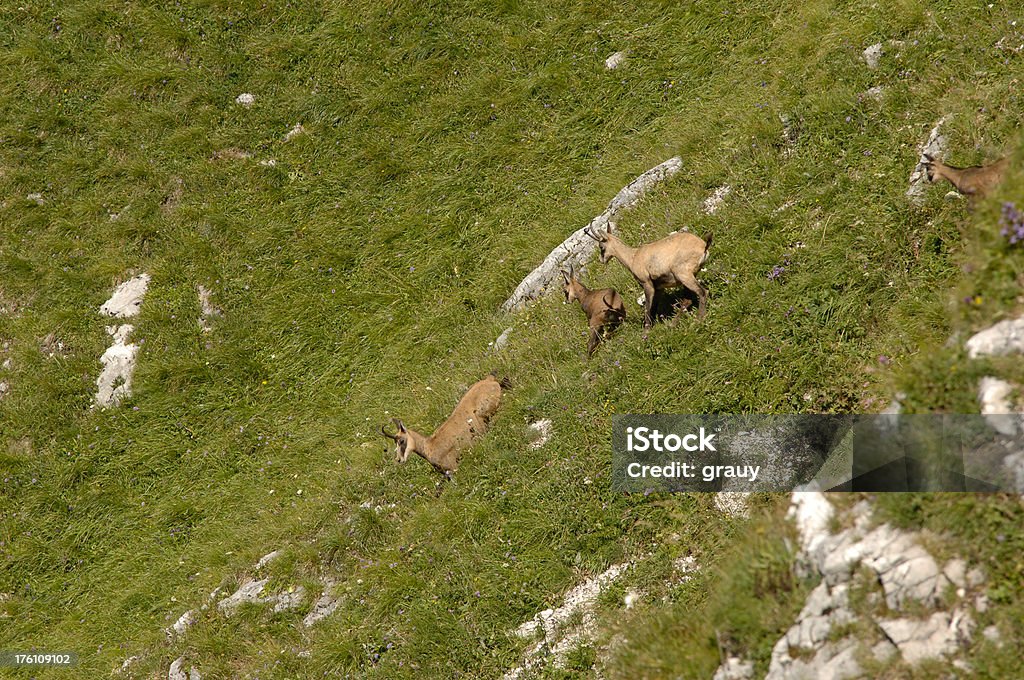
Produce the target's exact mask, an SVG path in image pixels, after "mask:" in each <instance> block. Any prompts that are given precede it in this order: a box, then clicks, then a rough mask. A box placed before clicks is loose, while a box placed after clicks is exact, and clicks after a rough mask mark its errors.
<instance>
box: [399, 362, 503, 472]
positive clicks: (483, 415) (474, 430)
mask: <svg viewBox="0 0 1024 680" xmlns="http://www.w3.org/2000/svg"><path fill="white" fill-rule="evenodd" d="M503 388H504V389H508V388H509V384H508V382H507V381H505V380H501V381H499V380H498V379H497V378H495V376H494V375H493V374H492V375H488V376H487V377H486V378H484V379H483V380H480V381H479V382H477V383H476V384H474V385H473V386H472V387H470V388H469V390H468V391H467V392H466V394H464V395H463V396H462V399H460V400H459V403H458V405H457V406H456V407H455V410H454V411H452V414H451V415H450V416H449V417H448V420H446V421H444V423H442V425H441V426H440V427H439V428H437V429H436V430H435V431H434V434H432V435H430V436H429V437H427V436H425V435H423V434H420V433H419V432H417V431H416V430H412V429H409V428H407V427H406V426H405V424H404V423H403V422H402V421H401V420H400V419H398V418H392V419H391V421H392V422H393V423H394V424H395V427H397V428H398V431H397V432H396V433H395V434H391V433H389V432H388V431H387V430H385V429H384V427H383V426H381V428H380V432H381V434H383V435H384V436H385V437H387V438H388V439H391V440H393V441H394V442H395V461H396V462H398V463H404V462H405V461H406V460H408V459H409V454H410V453H417V454H419V455H420V456H422V457H423V458H425V459H426V460H427V462H429V463H430V464H431V465H433V466H434V469H435V470H437V471H438V472H440V473H442V474H444V476H445V477H447V478H449V479H451V474H452V473H453V472H455V470H456V469H457V468H458V467H459V453H460V452H461V451H462V449H464V448H466V447H467V446H469V445H470V444H471V443H472V442H473V440H475V439H476V438H477V437H481V436H483V435H484V434H485V433H486V432H487V426H488V422H489V421H490V419H491V416H493V415H494V412H495V411H497V410H498V405H499V404H500V403H501V393H502V389H503Z"/></svg>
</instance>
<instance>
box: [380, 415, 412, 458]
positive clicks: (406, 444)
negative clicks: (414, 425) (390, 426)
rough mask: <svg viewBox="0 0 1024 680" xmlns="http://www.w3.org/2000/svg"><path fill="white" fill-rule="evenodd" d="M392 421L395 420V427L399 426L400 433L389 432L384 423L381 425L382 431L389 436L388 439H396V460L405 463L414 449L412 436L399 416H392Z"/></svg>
mask: <svg viewBox="0 0 1024 680" xmlns="http://www.w3.org/2000/svg"><path fill="white" fill-rule="evenodd" d="M391 422H393V423H394V424H395V427H397V428H398V433H397V434H391V433H389V432H388V431H387V430H385V429H384V426H383V425H381V426H380V433H381V434H382V435H384V436H385V437H387V438H388V439H392V440H394V442H395V462H396V463H404V462H405V461H407V460H409V453H411V451H412V442H411V438H410V437H409V431H408V430H406V429H405V424H404V423H402V421H401V420H399V419H398V418H392V419H391Z"/></svg>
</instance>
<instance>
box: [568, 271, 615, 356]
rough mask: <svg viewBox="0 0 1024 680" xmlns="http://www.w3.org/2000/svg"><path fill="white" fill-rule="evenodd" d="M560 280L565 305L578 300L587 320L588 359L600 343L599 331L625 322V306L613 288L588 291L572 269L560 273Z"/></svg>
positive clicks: (610, 328)
mask: <svg viewBox="0 0 1024 680" xmlns="http://www.w3.org/2000/svg"><path fill="white" fill-rule="evenodd" d="M562 279H563V280H564V281H565V283H564V284H563V285H562V292H563V293H565V301H566V303H572V302H573V301H576V300H578V301H579V303H580V306H581V307H583V311H584V312H586V314H587V319H589V322H590V341H589V342H588V343H587V358H590V357H591V356H592V355H593V354H594V350H595V349H597V345H598V344H599V343H600V342H601V331H602V330H603V329H605V328H607V329H608V330H612V329H614V328H615V327H616V326H618V325H619V324H620V323H622V322H623V321H624V320H625V318H626V306H625V305H624V304H622V297H621V296H620V295H619V293H618V291H616V290H615V289H614V288H600V289H598V290H590V289H589V288H587V287H586V286H584V285H583V284H582V283H580V282H579V280H577V278H576V273H575V272H573V271H572V269H570V270H569V271H568V272H565V271H562Z"/></svg>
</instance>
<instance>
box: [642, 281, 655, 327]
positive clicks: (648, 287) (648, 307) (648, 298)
mask: <svg viewBox="0 0 1024 680" xmlns="http://www.w3.org/2000/svg"><path fill="white" fill-rule="evenodd" d="M643 285H644V330H647V329H650V328H651V326H653V325H654V284H653V283H651V282H650V281H646V282H644V284H643Z"/></svg>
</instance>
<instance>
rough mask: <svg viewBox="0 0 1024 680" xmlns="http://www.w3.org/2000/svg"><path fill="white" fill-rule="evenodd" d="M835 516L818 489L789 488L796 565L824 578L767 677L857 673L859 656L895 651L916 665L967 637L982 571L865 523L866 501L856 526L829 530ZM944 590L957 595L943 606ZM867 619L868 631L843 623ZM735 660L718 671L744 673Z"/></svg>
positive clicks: (885, 657) (881, 656)
mask: <svg viewBox="0 0 1024 680" xmlns="http://www.w3.org/2000/svg"><path fill="white" fill-rule="evenodd" d="M835 516H836V510H835V507H834V506H833V505H832V504H831V503H830V502H829V501H828V499H827V498H826V497H825V495H824V494H822V493H820V492H817V491H811V492H795V493H794V494H793V500H792V506H791V508H790V513H789V517H790V518H791V519H793V520H794V521H795V523H796V526H797V530H798V532H799V534H800V547H801V550H800V553H799V556H798V560H797V570H798V573H799V574H801V575H803V576H817V577H820V579H821V581H820V582H819V584H818V586H817V587H816V588H815V589H814V590H813V591H812V592H811V594H810V595H809V596H808V597H807V601H806V602H805V603H804V607H803V609H802V610H801V612H800V614H799V616H798V617H797V621H796V623H794V625H793V626H792V627H790V629H789V630H788V631H786V633H785V635H783V636H782V638H781V639H780V640H779V641H778V642H777V643H776V644H775V646H774V647H773V649H772V658H771V663H770V665H769V668H768V674H767V675H766V676H765V678H766V680H793V679H796V678H835V679H837V680H838V679H840V678H855V677H863V675H864V671H863V668H862V666H861V663H862V660H864V659H868V658H873V659H875V660H877V661H878V662H880V663H886V662H888V661H890V660H892V659H894V658H895V657H896V656H897V655H898V656H899V657H900V658H901V659H902V661H903V662H905V663H907V664H911V665H913V664H917V663H919V662H921V661H924V660H927V659H942V658H945V657H949V656H952V655H955V654H956V653H957V652H958V651H959V650H960V649H961V648H962V647H963V646H964V645H966V644H967V643H968V642H969V641H970V640H971V637H972V634H973V629H974V619H973V612H975V611H978V610H979V609H980V606H979V603H981V602H982V599H981V598H983V597H984V596H983V595H980V594H976V593H972V591H976V590H977V589H978V588H979V587H980V586H981V585H982V583H983V582H984V575H983V574H982V573H981V572H980V571H979V570H977V569H968V566H967V563H966V562H965V561H964V560H962V559H953V560H950V561H949V562H947V563H946V564H944V565H942V564H940V563H939V562H938V561H936V560H935V558H934V557H933V556H932V555H931V554H930V553H929V552H928V551H927V550H926V549H925V548H924V547H923V546H922V545H921V543H920V542H919V539H918V536H917V535H916V534H914V533H911V532H907V531H902V530H899V529H896V528H894V527H892V526H890V525H888V524H881V525H878V526H872V525H871V524H872V523H871V511H870V506H869V505H868V504H867V502H866V501H862V502H861V503H859V504H858V505H857V506H855V507H854V508H853V509H852V510H851V511H850V512H849V513H848V515H846V516H844V519H846V520H852V521H853V526H852V527H850V528H847V529H843V530H841V531H839V532H838V533H835V534H833V533H832V532H831V531H830V525H831V523H832V521H833V519H834V517H835ZM854 589H857V590H861V591H863V590H868V591H869V592H868V594H867V601H868V603H869V604H871V605H872V606H873V609H872V610H871V613H864V612H861V611H855V610H854V606H853V604H851V597H850V595H851V591H852V590H854ZM872 589H874V590H872ZM950 591H954V592H955V594H956V599H955V602H954V603H953V604H952V606H951V607H949V609H948V610H947V609H946V607H947V604H946V603H947V599H946V598H947V596H948V594H949V592H950ZM972 596H973V600H972ZM883 603H884V607H883V606H882V605H883ZM922 609H924V610H926V612H927V613H924V614H921V613H920V612H921V611H922ZM927 610H931V611H927ZM877 612H882V613H877ZM865 619H867V622H868V623H870V624H873V625H872V626H870V627H869V628H868V630H873V634H869V635H865V634H864V633H860V634H855V633H853V632H848V631H850V630H852V627H851V624H853V623H860V624H863V623H864V622H865ZM863 628H864V627H863V626H862V625H860V626H858V629H863ZM740 666H743V662H742V660H740V659H730V660H728V661H727V662H726V663H724V664H723V665H722V666H721V667H719V669H718V673H717V674H716V675H715V677H716V678H723V679H724V678H731V677H751V676H749V675H748V676H743V675H735V673H736V672H738V671H736V669H737V668H738V667H740ZM743 667H745V666H743ZM730 673H733V675H730Z"/></svg>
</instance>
